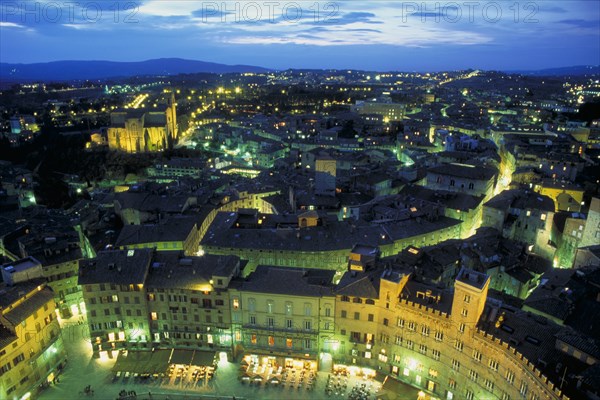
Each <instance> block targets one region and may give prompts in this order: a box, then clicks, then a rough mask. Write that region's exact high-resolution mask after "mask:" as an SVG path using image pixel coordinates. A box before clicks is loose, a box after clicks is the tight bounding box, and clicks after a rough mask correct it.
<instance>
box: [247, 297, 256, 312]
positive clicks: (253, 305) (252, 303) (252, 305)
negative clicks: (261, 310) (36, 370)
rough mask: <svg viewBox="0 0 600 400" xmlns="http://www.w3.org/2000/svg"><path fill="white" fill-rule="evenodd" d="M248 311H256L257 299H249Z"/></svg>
mask: <svg viewBox="0 0 600 400" xmlns="http://www.w3.org/2000/svg"><path fill="white" fill-rule="evenodd" d="M248 311H250V312H254V311H256V300H254V299H248Z"/></svg>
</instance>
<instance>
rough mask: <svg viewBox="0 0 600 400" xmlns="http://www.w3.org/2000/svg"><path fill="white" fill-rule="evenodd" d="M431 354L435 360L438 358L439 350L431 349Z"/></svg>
mask: <svg viewBox="0 0 600 400" xmlns="http://www.w3.org/2000/svg"><path fill="white" fill-rule="evenodd" d="M431 355H432V356H433V359H434V360H436V361H439V360H440V351H439V350H435V349H434V350H431Z"/></svg>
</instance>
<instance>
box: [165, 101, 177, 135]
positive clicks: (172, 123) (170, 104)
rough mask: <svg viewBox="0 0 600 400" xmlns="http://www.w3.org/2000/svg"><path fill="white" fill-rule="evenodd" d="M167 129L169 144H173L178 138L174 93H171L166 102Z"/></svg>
mask: <svg viewBox="0 0 600 400" xmlns="http://www.w3.org/2000/svg"><path fill="white" fill-rule="evenodd" d="M166 115H167V128H168V130H169V137H168V140H169V143H171V144H173V143H175V141H176V140H177V138H178V132H177V103H176V102H175V93H174V92H171V95H170V96H169V99H168V100H167V110H166Z"/></svg>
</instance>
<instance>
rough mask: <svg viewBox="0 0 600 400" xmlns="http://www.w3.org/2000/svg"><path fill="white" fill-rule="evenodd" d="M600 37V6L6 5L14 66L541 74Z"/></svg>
mask: <svg viewBox="0 0 600 400" xmlns="http://www.w3.org/2000/svg"><path fill="white" fill-rule="evenodd" d="M436 3H437V6H436ZM23 5H24V6H25V9H24V8H23V7H22V6H23ZM599 32H600V2H599V1H598V0H568V1H541V0H540V1H533V2H528V1H501V0H498V1H464V2H463V1H457V2H450V1H436V2H422V1H417V2H409V1H395V2H392V1H369V2H366V1H336V2H326V1H317V2H314V1H296V2H286V1H268V0H267V1H256V2H253V1H245V0H244V1H239V2H221V1H215V2H213V1H192V0H187V1H177V0H146V1H122V0H103V1H85V0H83V1H82V0H78V5H75V2H73V3H70V2H68V1H64V2H63V1H47V0H43V1H31V0H27V1H23V0H19V1H10V0H2V2H1V3H0V61H2V62H11V63H12V62H14V63H31V62H44V61H54V60H112V61H140V60H146V59H153V58H163V57H179V58H186V59H196V60H203V61H212V62H219V63H226V64H249V65H257V66H263V67H269V68H276V69H286V68H340V69H346V68H347V69H351V68H352V69H359V68H360V69H372V70H404V71H413V70H416V71H436V70H445V69H462V68H480V69H502V70H519V69H542V68H552V67H562V66H572V65H584V64H585V65H598V64H600V33H599Z"/></svg>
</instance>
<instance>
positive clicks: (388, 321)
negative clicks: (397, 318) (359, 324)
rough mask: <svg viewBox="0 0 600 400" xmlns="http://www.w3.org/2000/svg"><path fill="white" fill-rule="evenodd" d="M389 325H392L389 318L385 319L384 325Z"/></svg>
mask: <svg viewBox="0 0 600 400" xmlns="http://www.w3.org/2000/svg"><path fill="white" fill-rule="evenodd" d="M389 324H390V320H389V319H387V318H384V319H383V325H384V326H388V325H389Z"/></svg>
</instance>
